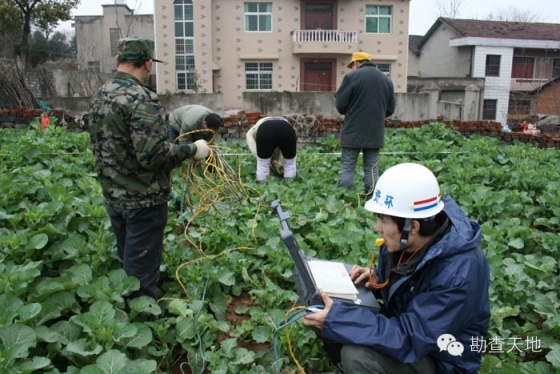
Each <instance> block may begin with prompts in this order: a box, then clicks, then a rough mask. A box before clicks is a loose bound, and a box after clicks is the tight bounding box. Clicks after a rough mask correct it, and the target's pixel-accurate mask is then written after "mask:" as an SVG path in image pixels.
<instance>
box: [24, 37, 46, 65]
mask: <svg viewBox="0 0 560 374" xmlns="http://www.w3.org/2000/svg"><path fill="white" fill-rule="evenodd" d="M30 39H31V40H30V42H29V58H28V60H29V65H31V67H33V68H34V67H36V66H37V65H41V64H42V63H43V62H45V61H47V60H48V59H49V42H48V40H47V38H46V36H45V35H43V33H42V32H41V31H39V30H35V32H33V35H32V36H31V38H30Z"/></svg>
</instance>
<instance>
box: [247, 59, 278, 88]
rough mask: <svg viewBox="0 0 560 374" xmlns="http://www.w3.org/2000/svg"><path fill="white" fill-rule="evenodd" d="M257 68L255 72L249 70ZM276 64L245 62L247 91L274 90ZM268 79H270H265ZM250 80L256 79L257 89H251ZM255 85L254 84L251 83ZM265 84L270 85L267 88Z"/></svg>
mask: <svg viewBox="0 0 560 374" xmlns="http://www.w3.org/2000/svg"><path fill="white" fill-rule="evenodd" d="M253 66H254V67H255V68H256V69H255V70H249V69H248V67H253ZM273 71H274V64H273V63H272V62H270V61H247V62H245V90H247V91H271V90H272V74H273ZM265 77H266V78H268V79H265ZM250 78H256V79H254V80H255V82H256V84H255V86H256V87H250V82H249V79H250ZM251 83H253V82H251ZM265 84H268V85H267V86H265Z"/></svg>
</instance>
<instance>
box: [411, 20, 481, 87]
mask: <svg viewBox="0 0 560 374" xmlns="http://www.w3.org/2000/svg"><path fill="white" fill-rule="evenodd" d="M454 37H457V35H456V34H455V32H454V31H452V30H450V29H449V28H448V27H447V26H445V25H440V26H439V28H438V29H437V30H436V31H434V33H433V35H432V36H431V37H430V38H429V39H428V40H427V41H426V43H424V45H423V46H422V48H421V57H420V77H424V78H431V77H459V78H461V77H470V74H471V68H470V66H471V59H472V56H471V48H470V47H450V46H449V41H450V40H451V39H453V38H454Z"/></svg>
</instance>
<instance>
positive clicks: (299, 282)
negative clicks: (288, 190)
mask: <svg viewBox="0 0 560 374" xmlns="http://www.w3.org/2000/svg"><path fill="white" fill-rule="evenodd" d="M271 206H272V208H273V209H274V210H276V214H278V218H279V219H280V227H281V229H280V236H281V237H282V240H283V241H284V244H285V245H286V247H288V252H289V253H290V256H291V257H292V260H293V261H294V265H295V266H294V281H295V283H296V288H297V292H298V295H299V299H300V301H301V303H302V304H303V305H305V306H308V307H310V306H317V305H323V304H324V303H323V300H322V299H321V294H320V293H319V290H318V287H317V284H316V282H315V279H314V278H313V274H312V272H311V269H310V267H309V262H310V261H317V260H318V259H315V258H313V257H309V256H306V255H305V253H304V252H303V251H302V250H301V249H300V247H299V245H298V243H297V241H296V238H295V237H294V233H293V232H292V230H291V229H290V226H289V225H288V222H287V220H288V218H290V214H289V213H288V212H284V211H283V210H282V206H281V202H280V200H274V201H273V202H272V204H271ZM319 261H328V260H319ZM329 262H333V263H334V262H336V261H329ZM343 265H344V268H345V269H346V273H347V274H348V272H349V271H350V269H351V268H352V265H350V264H343ZM348 279H350V275H348ZM356 290H357V291H358V293H357V295H356V298H355V299H354V300H350V299H347V298H338V297H332V296H331V298H332V299H333V300H336V301H340V302H343V303H350V304H354V305H359V306H363V307H367V308H370V309H372V310H373V311H374V312H376V313H377V312H379V309H380V308H381V306H380V305H379V303H378V302H377V299H376V298H375V296H374V295H373V293H372V291H371V290H369V289H367V288H366V287H365V286H364V285H363V284H359V285H356Z"/></svg>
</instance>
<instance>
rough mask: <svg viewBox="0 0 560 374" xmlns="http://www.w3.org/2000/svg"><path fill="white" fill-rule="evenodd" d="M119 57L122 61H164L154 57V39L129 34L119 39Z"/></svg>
mask: <svg viewBox="0 0 560 374" xmlns="http://www.w3.org/2000/svg"><path fill="white" fill-rule="evenodd" d="M118 57H119V60H120V61H148V60H152V61H154V62H163V61H160V60H156V59H155V58H154V41H153V40H152V39H147V38H140V37H137V36H129V37H127V38H123V39H120V40H119V45H118Z"/></svg>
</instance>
